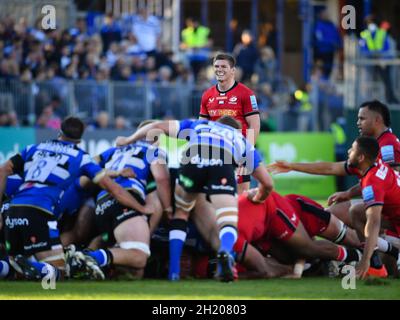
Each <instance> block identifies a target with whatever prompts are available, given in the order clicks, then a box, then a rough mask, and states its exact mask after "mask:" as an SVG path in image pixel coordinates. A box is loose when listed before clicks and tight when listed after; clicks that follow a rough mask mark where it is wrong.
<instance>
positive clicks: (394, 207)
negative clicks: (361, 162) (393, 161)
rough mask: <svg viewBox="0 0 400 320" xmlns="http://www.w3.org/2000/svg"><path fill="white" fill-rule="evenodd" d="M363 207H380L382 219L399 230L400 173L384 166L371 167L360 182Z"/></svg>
mask: <svg viewBox="0 0 400 320" xmlns="http://www.w3.org/2000/svg"><path fill="white" fill-rule="evenodd" d="M360 184H361V190H362V197H363V200H364V203H365V207H366V208H368V207H371V206H375V205H382V206H383V208H382V215H383V217H384V218H385V219H386V220H388V221H390V223H391V224H392V226H393V227H394V228H395V229H396V230H398V231H399V230H400V173H399V172H397V171H395V170H393V169H392V168H390V167H389V166H387V165H386V164H379V165H374V166H372V167H371V168H370V169H369V170H368V171H367V172H366V173H365V174H364V175H363V176H362V177H361V180H360Z"/></svg>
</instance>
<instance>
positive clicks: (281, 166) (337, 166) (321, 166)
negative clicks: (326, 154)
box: [268, 161, 347, 176]
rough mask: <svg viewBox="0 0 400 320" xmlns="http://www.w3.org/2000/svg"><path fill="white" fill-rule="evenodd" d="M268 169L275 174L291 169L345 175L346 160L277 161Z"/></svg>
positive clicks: (310, 172) (311, 172)
mask: <svg viewBox="0 0 400 320" xmlns="http://www.w3.org/2000/svg"><path fill="white" fill-rule="evenodd" d="M268 171H269V172H271V173H274V174H277V173H284V172H289V171H299V172H304V173H309V174H319V175H333V176H345V175H347V172H346V169H345V162H344V161H342V162H315V163H290V162H287V161H276V162H275V163H272V164H270V165H268Z"/></svg>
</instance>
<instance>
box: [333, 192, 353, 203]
mask: <svg viewBox="0 0 400 320" xmlns="http://www.w3.org/2000/svg"><path fill="white" fill-rule="evenodd" d="M348 200H350V195H349V193H348V192H347V191H340V192H335V193H334V194H332V195H331V196H330V197H329V198H328V206H330V205H332V204H333V203H335V202H336V203H337V202H343V201H348Z"/></svg>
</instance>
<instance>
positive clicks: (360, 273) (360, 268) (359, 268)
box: [356, 259, 369, 280]
mask: <svg viewBox="0 0 400 320" xmlns="http://www.w3.org/2000/svg"><path fill="white" fill-rule="evenodd" d="M368 269H369V260H364V259H361V261H360V262H359V263H358V264H357V265H356V276H357V279H361V280H363V279H365V278H366V277H367V276H368V275H367V272H368Z"/></svg>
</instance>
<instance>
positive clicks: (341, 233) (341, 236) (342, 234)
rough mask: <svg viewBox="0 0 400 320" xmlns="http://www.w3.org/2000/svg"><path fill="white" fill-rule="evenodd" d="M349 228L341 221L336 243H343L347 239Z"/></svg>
mask: <svg viewBox="0 0 400 320" xmlns="http://www.w3.org/2000/svg"><path fill="white" fill-rule="evenodd" d="M346 232H347V226H346V225H345V224H344V223H343V222H342V221H340V220H339V232H338V235H337V237H336V238H335V239H334V240H333V242H334V243H336V244H339V243H342V242H343V240H344V238H345V237H346Z"/></svg>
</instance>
